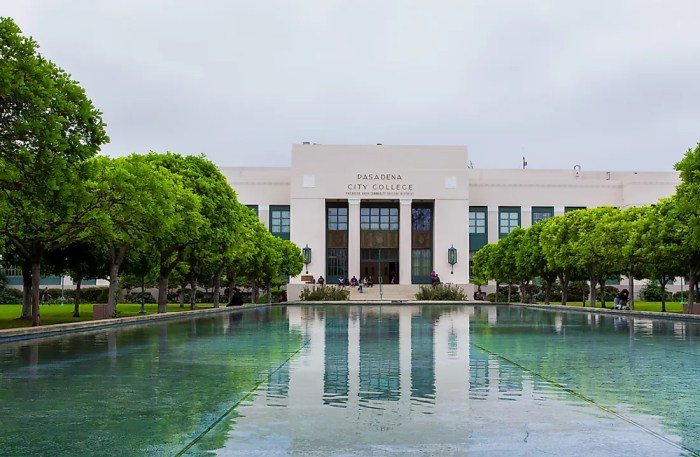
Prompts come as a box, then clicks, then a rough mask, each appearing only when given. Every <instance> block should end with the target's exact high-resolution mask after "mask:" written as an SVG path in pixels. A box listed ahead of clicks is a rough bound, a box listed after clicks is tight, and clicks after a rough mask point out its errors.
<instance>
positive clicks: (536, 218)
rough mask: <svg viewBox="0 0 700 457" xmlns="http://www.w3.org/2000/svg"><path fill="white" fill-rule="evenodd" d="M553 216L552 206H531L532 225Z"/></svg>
mask: <svg viewBox="0 0 700 457" xmlns="http://www.w3.org/2000/svg"><path fill="white" fill-rule="evenodd" d="M553 216H554V208H552V207H533V208H532V225H535V224H536V223H538V222H540V221H543V220H545V219H549V218H550V217H553Z"/></svg>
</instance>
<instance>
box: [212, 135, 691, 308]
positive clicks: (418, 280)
mask: <svg viewBox="0 0 700 457" xmlns="http://www.w3.org/2000/svg"><path fill="white" fill-rule="evenodd" d="M469 163H470V162H469V157H468V154H467V148H466V147H465V146H388V145H379V144H378V145H370V146H356V145H320V144H306V143H305V144H298V145H294V146H293V147H292V160H291V166H290V167H283V168H282V167H276V168H272V167H260V168H236V167H223V168H222V169H221V171H222V173H223V174H224V175H225V176H226V177H227V179H228V181H229V183H230V184H231V186H232V187H233V188H234V189H235V191H236V192H237V194H238V199H239V201H240V202H241V203H243V204H246V205H248V206H249V207H250V208H252V209H253V210H254V211H256V212H257V214H258V217H259V218H260V220H261V221H262V222H263V224H265V226H266V227H268V229H269V230H270V231H271V232H272V233H273V234H275V235H277V236H280V237H283V238H286V239H290V240H292V241H293V242H295V243H296V244H297V245H298V246H299V247H302V248H304V247H308V248H309V249H310V252H311V261H310V263H309V264H308V265H306V267H305V271H306V270H307V269H308V274H309V275H312V276H313V277H314V278H318V277H319V276H323V277H324V278H325V279H326V281H327V283H329V284H330V283H335V282H336V281H337V280H338V278H345V277H352V276H355V277H357V278H364V277H370V278H371V280H372V281H373V282H374V283H375V284H379V283H381V284H386V285H416V287H417V285H419V284H425V283H429V282H430V277H431V272H433V271H434V272H436V273H437V274H438V275H439V276H440V277H441V278H442V281H443V282H449V283H454V284H458V285H462V286H468V285H469V263H470V260H471V258H472V256H473V254H474V253H475V252H476V251H477V250H478V249H479V248H481V247H482V246H484V245H485V244H487V243H489V242H496V241H498V240H499V239H500V238H502V237H503V236H505V235H507V234H508V233H510V231H511V230H513V228H515V227H517V226H521V227H524V228H527V227H529V226H531V225H532V224H533V223H535V222H537V221H539V220H542V219H544V218H547V217H551V216H555V215H561V214H564V213H565V212H566V211H569V210H572V209H578V208H587V207H596V206H605V205H609V206H616V207H620V208H626V207H629V206H638V205H644V204H650V203H655V202H656V201H657V200H658V199H659V198H662V197H667V196H670V195H672V194H673V193H674V192H675V187H676V185H678V183H679V177H678V173H676V172H618V171H586V170H582V169H581V167H579V166H574V167H573V168H572V169H571V170H531V169H522V170H520V169H477V168H470V167H469V166H468V165H469ZM306 278H307V277H306V276H305V275H300V276H298V277H296V278H291V280H290V291H289V292H290V299H291V298H295V296H297V295H298V292H299V291H300V290H301V285H302V284H303V283H304V280H305V279H306ZM467 289H468V290H471V288H470V287H467Z"/></svg>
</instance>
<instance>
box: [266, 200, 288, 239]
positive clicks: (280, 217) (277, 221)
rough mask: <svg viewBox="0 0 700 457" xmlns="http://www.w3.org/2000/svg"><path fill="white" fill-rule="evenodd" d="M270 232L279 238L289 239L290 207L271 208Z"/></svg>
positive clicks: (278, 206)
mask: <svg viewBox="0 0 700 457" xmlns="http://www.w3.org/2000/svg"><path fill="white" fill-rule="evenodd" d="M270 232H271V233H272V234H273V235H275V236H277V237H279V238H284V239H285V240H288V239H289V206H282V205H277V206H270Z"/></svg>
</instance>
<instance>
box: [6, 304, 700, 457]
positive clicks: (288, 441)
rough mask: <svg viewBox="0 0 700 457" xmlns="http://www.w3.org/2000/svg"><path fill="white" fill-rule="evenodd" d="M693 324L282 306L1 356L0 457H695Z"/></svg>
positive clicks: (35, 345)
mask: <svg viewBox="0 0 700 457" xmlns="http://www.w3.org/2000/svg"><path fill="white" fill-rule="evenodd" d="M699 357H700V326H698V325H696V324H692V323H688V322H675V321H664V320H659V321H656V320H650V319H640V318H633V317H628V316H615V315H598V314H589V313H582V312H569V313H564V312H559V311H554V310H542V309H529V308H525V307H517V306H495V305H478V306H453V305H445V306H440V305H428V306H411V305H397V306H367V305H350V306H287V307H275V308H271V309H270V308H260V309H251V310H241V311H237V312H234V313H232V314H223V315H219V316H215V317H212V316H207V317H202V318H199V319H190V320H185V321H174V322H170V323H161V324H157V325H144V326H135V327H128V328H121V329H113V330H106V331H101V332H94V333H86V334H74V335H68V336H65V337H61V338H55V337H54V338H51V339H47V340H36V341H31V342H29V341H28V342H18V343H8V344H3V345H0V412H1V413H2V414H0V443H1V445H0V455H12V456H19V455H106V454H111V455H115V456H117V455H118V456H124V455H126V456H128V455H133V456H137V455H138V456H141V455H224V456H228V455H241V456H251V455H253V456H255V455H259V456H269V455H304V456H306V455H318V456H322V455H324V456H325V455H393V454H399V453H410V454H415V455H489V456H491V455H542V454H545V455H546V454H552V455H586V456H596V455H629V456H633V455H634V456H638V455H654V456H659V455H668V456H671V455H698V453H700V411H698V406H700V393H698V389H697V388H696V387H695V382H696V380H697V379H699V378H700V376H699V375H700V363H699V362H700V359H699Z"/></svg>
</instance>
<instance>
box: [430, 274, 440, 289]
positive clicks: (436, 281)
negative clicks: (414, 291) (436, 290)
mask: <svg viewBox="0 0 700 457" xmlns="http://www.w3.org/2000/svg"><path fill="white" fill-rule="evenodd" d="M432 283H433V285H434V286H436V285H438V284H440V276H438V275H437V274H436V275H435V276H433V280H432Z"/></svg>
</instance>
